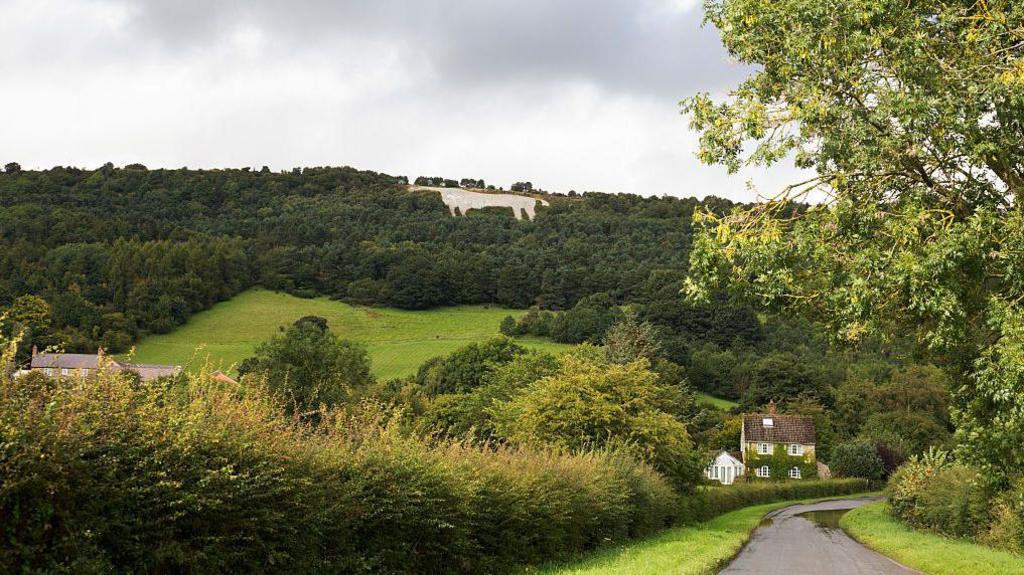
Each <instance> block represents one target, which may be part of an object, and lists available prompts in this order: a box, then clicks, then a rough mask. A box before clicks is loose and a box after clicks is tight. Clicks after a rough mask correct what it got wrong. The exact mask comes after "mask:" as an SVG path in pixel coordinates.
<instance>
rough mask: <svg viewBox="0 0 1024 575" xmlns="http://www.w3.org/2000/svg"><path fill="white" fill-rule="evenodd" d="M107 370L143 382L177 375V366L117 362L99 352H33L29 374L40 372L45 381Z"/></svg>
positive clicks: (178, 371) (101, 350)
mask: <svg viewBox="0 0 1024 575" xmlns="http://www.w3.org/2000/svg"><path fill="white" fill-rule="evenodd" d="M100 368H106V369H109V370H112V371H131V372H135V373H137V374H139V377H141V378H142V381H150V380H153V379H157V378H160V377H167V376H173V375H178V374H179V373H181V366H180V365H161V364H157V363H127V362H123V361H117V360H114V359H112V358H109V357H105V356H104V354H103V348H100V349H99V350H98V351H97V353H95V354H88V353H39V351H38V350H37V349H36V348H34V347H33V348H32V363H31V364H30V371H36V372H40V373H42V374H43V375H45V376H47V377H70V376H75V375H78V376H82V377H85V376H87V375H89V374H90V373H92V372H94V371H96V370H98V369H100Z"/></svg>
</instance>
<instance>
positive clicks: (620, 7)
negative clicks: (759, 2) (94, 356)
mask: <svg viewBox="0 0 1024 575" xmlns="http://www.w3.org/2000/svg"><path fill="white" fill-rule="evenodd" d="M0 9H2V11H0V109H2V110H3V111H4V112H3V118H4V119H3V120H2V124H0V125H2V126H3V128H2V130H0V162H7V161H18V162H20V163H21V164H22V165H23V166H24V167H26V168H29V167H32V168H38V167H50V166H53V165H75V166H82V167H95V166H98V165H100V164H102V163H104V162H107V161H111V162H114V163H115V164H118V165H122V164H125V163H131V162H142V163H144V164H146V165H148V166H150V167H181V166H189V167H241V166H254V167H259V166H263V165H268V166H270V167H271V168H272V169H288V168H291V167H294V166H317V165H351V166H355V167H357V168H363V169H372V170H378V171H383V172H387V173H391V174H396V175H397V174H404V175H408V176H410V177H415V176H417V175H443V176H448V177H455V178H460V177H474V178H484V179H486V180H487V181H488V182H489V183H495V184H499V185H504V186H508V185H509V184H511V183H512V182H514V181H516V180H521V179H529V180H531V181H533V182H534V184H536V185H539V186H541V187H543V188H545V189H550V190H555V191H568V190H570V189H576V190H600V191H610V192H630V193H638V194H645V195H654V194H657V195H661V194H671V195H679V196H688V195H696V196H704V195H707V194H715V195H720V196H726V197H731V198H734V199H752V198H753V193H752V192H751V191H750V190H748V189H747V182H748V181H751V180H752V181H753V182H754V184H755V185H756V186H757V188H758V189H759V190H760V191H761V192H762V193H767V192H770V191H772V190H774V189H776V188H777V187H778V186H780V185H781V184H782V183H784V182H786V181H789V180H791V179H792V177H793V172H792V170H789V169H786V168H780V169H777V170H773V171H771V172H769V173H765V172H747V173H743V174H740V175H736V176H727V175H726V173H725V171H724V170H723V169H721V168H718V167H708V166H702V165H700V163H699V162H698V161H697V160H696V159H695V157H694V151H695V147H696V137H695V136H694V134H692V133H691V132H690V131H689V130H688V128H687V121H686V119H685V118H684V117H683V116H681V115H679V107H678V102H679V100H680V99H681V98H683V97H685V96H688V95H690V94H693V93H694V92H697V91H710V92H712V93H720V92H722V91H724V90H727V89H728V88H729V87H730V86H732V85H734V84H735V83H736V82H737V81H739V80H740V79H742V78H743V76H744V75H745V72H746V70H745V69H744V68H743V67H741V66H739V65H737V64H736V63H733V62H730V60H729V58H728V56H727V54H726V53H725V51H724V50H723V49H722V48H721V46H720V44H719V41H718V35H717V32H716V31H715V30H714V29H713V28H710V27H709V28H702V27H701V20H702V17H703V14H702V10H701V7H700V6H699V3H698V2H697V1H696V0H363V1H358V2H357V1H355V0H335V1H329V0H292V1H272V0H177V1H171V0H0Z"/></svg>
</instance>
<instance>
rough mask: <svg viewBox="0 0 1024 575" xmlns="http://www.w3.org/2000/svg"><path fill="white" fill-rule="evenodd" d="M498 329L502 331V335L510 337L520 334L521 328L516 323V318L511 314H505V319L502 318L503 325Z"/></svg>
mask: <svg viewBox="0 0 1024 575" xmlns="http://www.w3.org/2000/svg"><path fill="white" fill-rule="evenodd" d="M498 331H500V332H501V334H502V335H505V336H508V337H514V336H517V335H519V328H518V326H517V324H516V318H514V317H512V316H510V315H507V316H505V319H503V320H501V325H500V326H499V327H498Z"/></svg>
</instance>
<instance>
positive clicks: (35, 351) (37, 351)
mask: <svg viewBox="0 0 1024 575" xmlns="http://www.w3.org/2000/svg"><path fill="white" fill-rule="evenodd" d="M37 355H39V348H38V347H36V346H34V345H33V346H32V357H35V356H37Z"/></svg>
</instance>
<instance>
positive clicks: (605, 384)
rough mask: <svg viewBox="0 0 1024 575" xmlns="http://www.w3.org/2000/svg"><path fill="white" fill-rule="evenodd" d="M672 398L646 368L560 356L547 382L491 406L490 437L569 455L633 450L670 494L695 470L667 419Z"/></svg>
mask: <svg viewBox="0 0 1024 575" xmlns="http://www.w3.org/2000/svg"><path fill="white" fill-rule="evenodd" d="M676 394H677V392H676V391H674V390H672V389H671V388H669V387H667V386H662V385H660V384H659V383H658V376H657V375H656V374H654V373H653V372H651V371H650V370H649V369H648V364H647V361H646V360H638V361H635V362H632V363H628V364H608V365H599V364H594V363H591V362H588V361H584V360H581V359H579V358H577V357H573V356H566V357H565V358H563V360H562V365H561V368H560V369H559V371H558V372H557V373H555V374H554V375H550V376H548V377H544V378H542V379H540V380H538V381H536V382H534V383H532V384H530V385H529V386H528V387H526V388H525V389H524V390H523V391H521V392H520V393H518V394H516V395H515V396H513V397H512V398H511V399H510V400H509V401H506V402H503V403H499V404H497V405H495V406H494V408H493V409H492V413H493V415H494V421H495V429H496V432H497V434H498V435H499V436H501V437H504V438H506V439H508V440H509V441H512V442H513V443H520V444H530V443H539V444H544V445H554V446H559V447H564V448H568V449H583V448H593V447H600V446H606V445H611V446H632V448H633V449H635V450H636V451H637V452H638V453H639V455H640V456H641V457H643V458H644V459H645V460H647V461H648V462H649V463H651V464H652V465H654V466H655V467H656V468H657V469H659V470H661V471H662V472H663V473H665V474H666V475H668V476H669V477H670V478H671V479H672V480H673V481H674V482H675V484H676V485H677V486H679V487H688V486H692V485H693V483H694V482H695V481H696V478H697V476H698V474H699V468H700V467H701V466H702V465H701V464H699V463H696V458H695V454H694V452H693V449H692V444H691V441H690V436H689V434H688V433H687V431H686V426H685V425H683V424H682V423H681V422H680V421H678V420H677V419H675V418H674V417H673V416H672V415H671V414H670V412H671V411H672V409H673V407H674V404H675V402H676V401H677V399H676Z"/></svg>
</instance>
